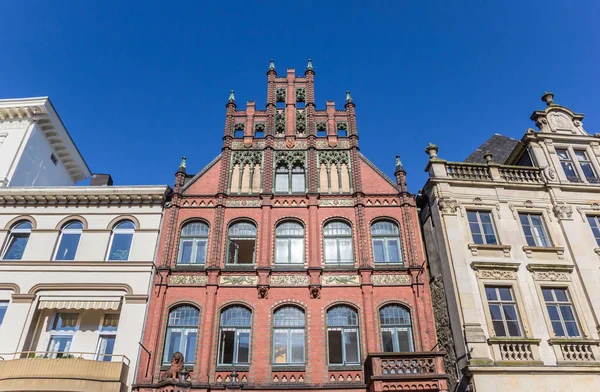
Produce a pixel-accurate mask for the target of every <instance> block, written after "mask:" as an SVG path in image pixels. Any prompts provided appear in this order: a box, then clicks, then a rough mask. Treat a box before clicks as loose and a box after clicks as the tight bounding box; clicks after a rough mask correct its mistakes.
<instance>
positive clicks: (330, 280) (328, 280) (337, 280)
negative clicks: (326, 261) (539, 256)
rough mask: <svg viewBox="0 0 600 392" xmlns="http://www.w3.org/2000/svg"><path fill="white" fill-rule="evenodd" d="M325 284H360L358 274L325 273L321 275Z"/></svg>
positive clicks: (322, 282)
mask: <svg viewBox="0 0 600 392" xmlns="http://www.w3.org/2000/svg"><path fill="white" fill-rule="evenodd" d="M321 284H322V285H323V286H356V285H359V284H360V277H359V276H358V275H323V276H322V277H321Z"/></svg>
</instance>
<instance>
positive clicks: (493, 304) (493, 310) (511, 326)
mask: <svg viewBox="0 0 600 392" xmlns="http://www.w3.org/2000/svg"><path fill="white" fill-rule="evenodd" d="M485 296H486V298H487V302H488V306H489V309H490V316H491V318H492V326H493V327H494V332H495V334H496V336H507V337H519V336H522V335H521V323H520V320H519V315H518V312H517V304H516V302H515V300H514V296H513V292H512V288H510V287H495V286H486V288H485Z"/></svg>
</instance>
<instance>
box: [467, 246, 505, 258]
mask: <svg viewBox="0 0 600 392" xmlns="http://www.w3.org/2000/svg"><path fill="white" fill-rule="evenodd" d="M467 246H468V247H469V249H470V250H471V254H472V255H473V256H477V255H478V252H479V251H480V250H490V251H498V252H500V251H502V252H503V253H504V257H510V250H511V249H512V246H510V245H489V244H468V245H467Z"/></svg>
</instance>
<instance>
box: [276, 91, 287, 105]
mask: <svg viewBox="0 0 600 392" xmlns="http://www.w3.org/2000/svg"><path fill="white" fill-rule="evenodd" d="M285 95H286V91H285V88H278V89H277V90H275V101H276V102H285Z"/></svg>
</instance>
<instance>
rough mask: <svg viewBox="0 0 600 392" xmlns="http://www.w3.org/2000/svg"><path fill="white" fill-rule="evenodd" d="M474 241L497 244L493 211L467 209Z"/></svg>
mask: <svg viewBox="0 0 600 392" xmlns="http://www.w3.org/2000/svg"><path fill="white" fill-rule="evenodd" d="M467 217H468V219H469V227H470V228H471V235H472V236H473V242H474V243H476V244H488V245H497V244H498V242H497V241H496V233H495V231H494V224H493V223H492V213H491V212H489V211H467Z"/></svg>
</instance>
